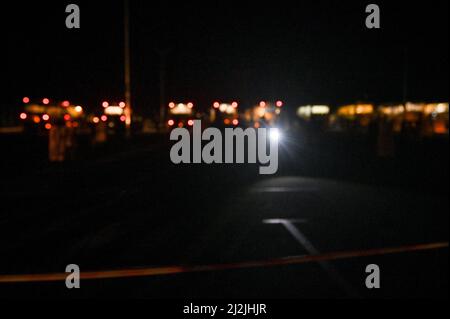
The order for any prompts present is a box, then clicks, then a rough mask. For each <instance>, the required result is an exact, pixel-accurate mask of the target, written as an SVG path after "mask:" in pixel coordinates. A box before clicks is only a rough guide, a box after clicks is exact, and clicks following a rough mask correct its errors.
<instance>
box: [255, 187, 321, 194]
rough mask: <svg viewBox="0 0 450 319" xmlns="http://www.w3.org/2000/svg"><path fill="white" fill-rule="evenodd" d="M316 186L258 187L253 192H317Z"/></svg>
mask: <svg viewBox="0 0 450 319" xmlns="http://www.w3.org/2000/svg"><path fill="white" fill-rule="evenodd" d="M318 190H319V189H318V188H315V187H284V186H283V187H258V188H254V189H252V192H253V193H303V192H317V191H318Z"/></svg>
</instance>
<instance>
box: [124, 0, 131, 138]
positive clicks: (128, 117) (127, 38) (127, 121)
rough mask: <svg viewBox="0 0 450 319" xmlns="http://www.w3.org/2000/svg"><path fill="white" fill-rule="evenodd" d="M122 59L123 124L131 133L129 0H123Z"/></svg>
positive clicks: (128, 132) (128, 134) (129, 133)
mask: <svg viewBox="0 0 450 319" xmlns="http://www.w3.org/2000/svg"><path fill="white" fill-rule="evenodd" d="M124 60H125V70H124V71H125V72H124V76H125V77H124V80H125V103H126V106H125V117H126V119H125V124H126V134H127V136H128V137H129V136H130V135H131V115H132V108H131V63H130V8H129V1H128V0H124Z"/></svg>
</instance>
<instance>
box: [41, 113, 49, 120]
mask: <svg viewBox="0 0 450 319" xmlns="http://www.w3.org/2000/svg"><path fill="white" fill-rule="evenodd" d="M42 119H43V120H44V121H48V120H49V119H50V116H49V115H48V114H44V115H42Z"/></svg>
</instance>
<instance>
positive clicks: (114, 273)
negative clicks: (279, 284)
mask: <svg viewBox="0 0 450 319" xmlns="http://www.w3.org/2000/svg"><path fill="white" fill-rule="evenodd" d="M448 245H449V243H448V242H438V243H431V244H419V245H409V246H400V247H392V248H379V249H368V250H354V251H341V252H331V253H325V254H320V255H307V256H295V257H287V258H278V259H272V260H264V261H249V262H240V263H229V264H212V265H203V266H168V267H148V268H129V269H121V270H103V271H90V272H81V274H80V277H81V279H84V280H92V279H113V278H130V277H147V276H160V275H172V274H181V273H192V272H206V271H217V270H230V269H242V268H258V267H273V266H284V265H298V264H304V263H311V262H321V261H333V260H339V259H349V258H357V257H369V256H381V255H388V254H398V253H405V252H414V251H425V250H435V249H443V248H448ZM67 276H68V274H67V273H53V274H27V275H0V283H19V282H50V281H64V280H65V279H66V277H67Z"/></svg>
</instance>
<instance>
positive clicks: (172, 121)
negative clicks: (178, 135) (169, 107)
mask: <svg viewBox="0 0 450 319" xmlns="http://www.w3.org/2000/svg"><path fill="white" fill-rule="evenodd" d="M167 124H169V126H174V124H175V121H174V120H169V121H168V122H167Z"/></svg>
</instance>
